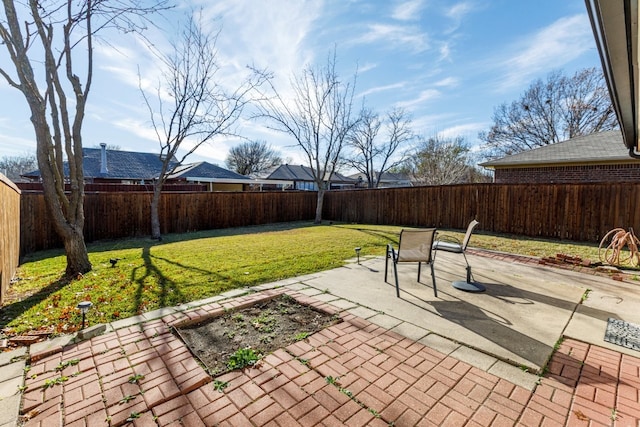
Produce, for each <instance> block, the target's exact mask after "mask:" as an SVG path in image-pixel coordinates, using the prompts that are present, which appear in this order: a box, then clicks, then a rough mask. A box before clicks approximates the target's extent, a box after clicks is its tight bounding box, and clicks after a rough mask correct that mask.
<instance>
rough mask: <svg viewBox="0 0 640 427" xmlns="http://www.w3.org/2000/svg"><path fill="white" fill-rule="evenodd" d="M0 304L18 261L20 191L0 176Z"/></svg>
mask: <svg viewBox="0 0 640 427" xmlns="http://www.w3.org/2000/svg"><path fill="white" fill-rule="evenodd" d="M0 206H2V208H1V209H0V304H2V302H4V298H5V296H6V294H7V287H8V286H9V283H10V282H11V279H12V278H13V275H14V274H15V272H16V268H17V267H18V262H19V260H20V190H18V187H16V186H15V185H14V184H13V182H11V181H10V180H9V179H8V178H7V177H5V176H4V175H2V174H0Z"/></svg>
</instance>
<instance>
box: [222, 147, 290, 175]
mask: <svg viewBox="0 0 640 427" xmlns="http://www.w3.org/2000/svg"><path fill="white" fill-rule="evenodd" d="M225 163H226V165H227V167H228V168H229V169H231V170H233V171H235V172H237V173H239V174H240V175H255V174H259V173H261V172H264V171H266V170H268V169H270V168H272V167H274V166H278V165H281V164H282V158H281V157H280V156H279V155H278V153H277V152H276V151H274V150H273V149H272V148H271V147H270V146H268V145H267V142H266V141H247V142H244V143H242V144H240V145H236V146H235V147H231V149H230V150H229V155H228V156H227V159H226V161H225Z"/></svg>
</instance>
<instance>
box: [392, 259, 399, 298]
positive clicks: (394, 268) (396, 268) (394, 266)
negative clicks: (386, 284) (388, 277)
mask: <svg viewBox="0 0 640 427" xmlns="http://www.w3.org/2000/svg"><path fill="white" fill-rule="evenodd" d="M393 274H394V275H395V278H396V297H398V298H400V284H399V282H398V264H397V263H396V262H395V260H394V262H393Z"/></svg>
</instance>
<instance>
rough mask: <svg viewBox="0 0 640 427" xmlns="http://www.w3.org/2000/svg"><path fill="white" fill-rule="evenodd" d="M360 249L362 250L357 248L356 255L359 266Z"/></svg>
mask: <svg viewBox="0 0 640 427" xmlns="http://www.w3.org/2000/svg"><path fill="white" fill-rule="evenodd" d="M360 249H362V248H356V255H357V256H358V265H360Z"/></svg>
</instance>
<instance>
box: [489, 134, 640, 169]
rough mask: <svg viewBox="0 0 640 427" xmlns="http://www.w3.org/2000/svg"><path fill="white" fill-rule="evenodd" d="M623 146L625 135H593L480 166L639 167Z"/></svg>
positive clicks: (491, 161) (524, 152)
mask: <svg viewBox="0 0 640 427" xmlns="http://www.w3.org/2000/svg"><path fill="white" fill-rule="evenodd" d="M622 142H623V140H622V133H621V132H620V131H619V130H611V131H606V132H598V133H592V134H590V135H584V136H579V137H577V138H572V139H569V140H567V141H563V142H559V143H557V144H550V145H546V146H544V147H538V148H534V149H532V150H528V151H523V152H522V153H518V154H514V155H511V156H506V157H502V158H500V159H496V160H490V161H488V162H484V163H480V166H484V167H489V168H494V167H496V166H497V167H505V166H525V165H541V164H544V165H557V164H570V163H580V164H584V163H611V162H615V163H638V160H634V159H632V158H631V157H629V153H628V150H627V148H626V147H625V146H624V144H623V143H622Z"/></svg>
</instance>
